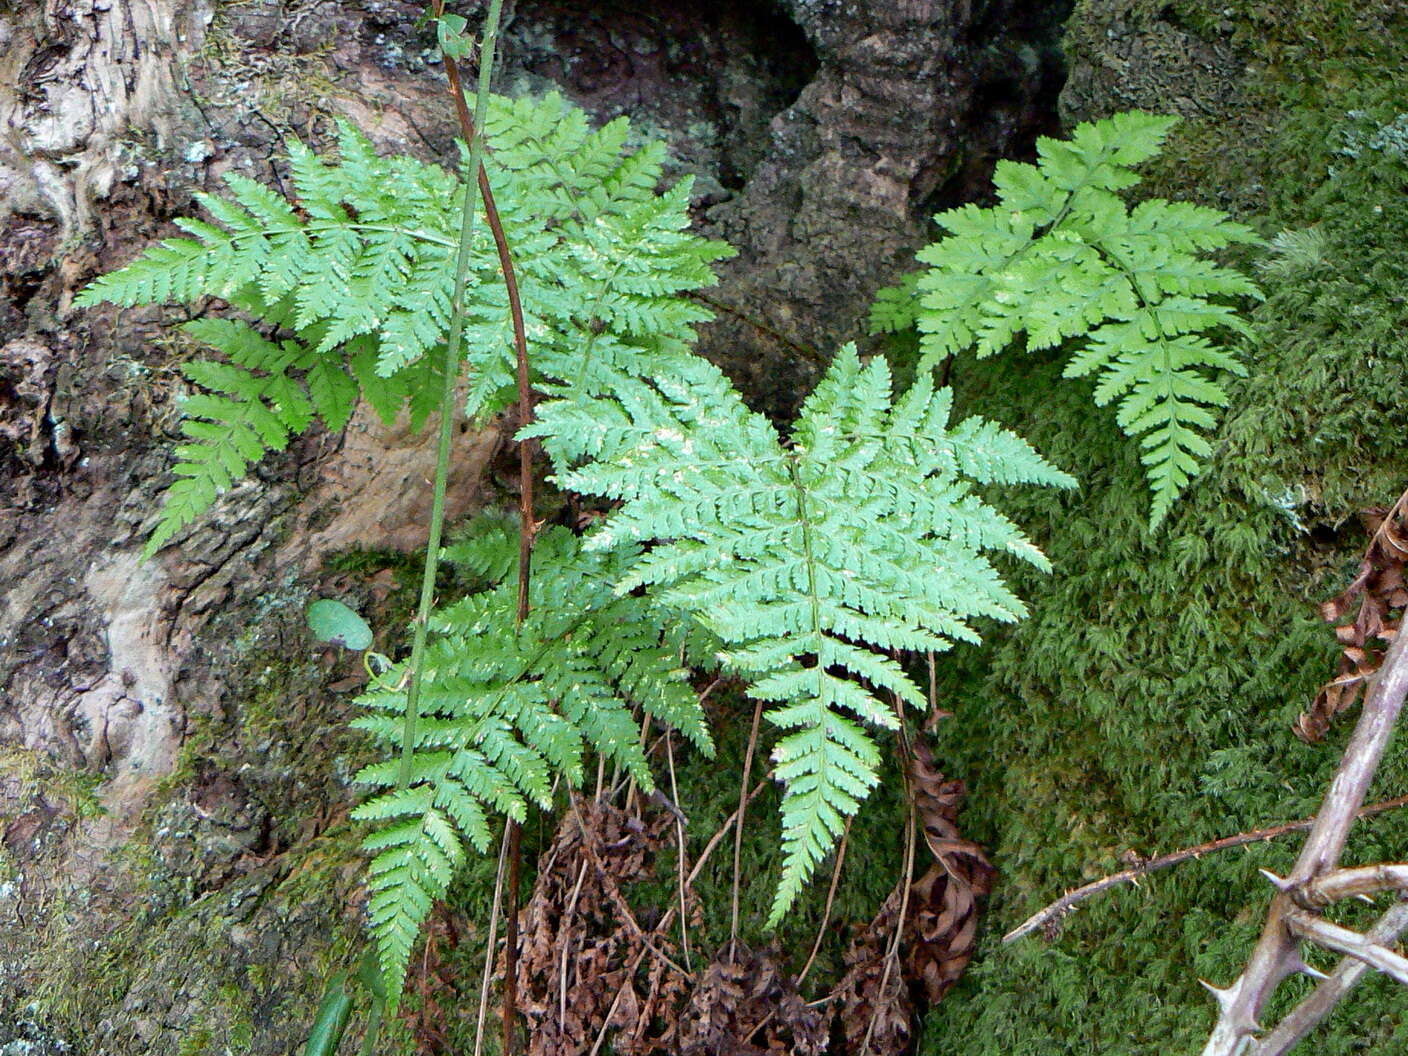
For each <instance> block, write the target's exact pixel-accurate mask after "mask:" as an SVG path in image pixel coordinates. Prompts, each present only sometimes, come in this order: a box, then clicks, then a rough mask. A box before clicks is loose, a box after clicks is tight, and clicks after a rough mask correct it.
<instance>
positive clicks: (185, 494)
mask: <svg viewBox="0 0 1408 1056" xmlns="http://www.w3.org/2000/svg"><path fill="white" fill-rule="evenodd" d="M629 131H630V127H629V122H627V121H626V119H624V118H620V119H618V120H616V121H613V122H611V123H609V124H607V125H606V126H604V127H603V128H601V129H597V130H595V131H593V130H592V129H591V128H590V127H589V125H588V123H587V120H586V116H585V115H584V114H583V113H582V111H581V110H579V109H577V108H575V107H571V106H569V105H568V104H567V103H566V102H565V101H564V100H563V99H562V97H561V96H559V95H556V94H553V95H549V96H547V97H545V98H543V99H538V100H517V101H512V100H508V99H503V98H498V97H496V98H494V99H493V100H492V103H491V106H490V109H489V113H488V118H487V120H486V135H487V136H488V137H489V139H490V140H491V141H492V142H493V143H494V144H495V146H496V148H497V149H496V150H495V152H494V153H493V154H492V155H491V156H490V158H489V159H488V160H487V161H486V168H487V170H488V172H489V176H490V179H491V180H492V181H493V185H494V187H495V194H496V198H497V201H498V207H499V211H500V213H501V215H502V219H503V223H504V226H505V228H506V229H507V231H508V233H509V237H510V238H511V240H512V244H513V248H514V252H515V255H516V259H517V262H518V264H517V266H518V276H519V283H520V287H521V290H522V296H523V301H524V304H525V305H526V306H527V307H528V318H527V320H526V322H527V333H528V335H529V351H530V361H531V363H532V364H533V367H534V369H535V371H536V372H537V375H538V376H537V379H536V380H537V381H539V382H540V383H541V382H546V381H561V382H566V383H570V384H571V385H573V386H576V387H583V386H589V385H590V384H591V383H592V374H593V372H594V371H595V370H596V369H597V368H598V367H600V366H604V365H610V364H612V363H615V362H617V361H620V360H625V359H630V358H632V357H640V356H647V357H648V356H650V355H652V354H654V352H655V350H656V348H657V347H658V346H659V345H661V344H662V343H673V344H676V345H679V344H687V343H689V342H690V341H692V340H693V336H694V334H693V326H694V324H696V323H698V322H700V321H702V320H704V319H707V318H709V312H708V311H707V310H706V309H704V308H702V307H700V306H699V305H697V304H696V303H694V302H693V301H690V300H688V299H686V298H684V297H682V296H680V295H681V294H683V293H686V292H688V291H690V290H694V289H697V288H699V287H702V286H707V285H711V284H712V283H714V282H715V281H716V280H715V278H714V274H713V270H712V268H711V264H712V263H713V262H714V261H716V260H719V259H721V258H723V257H725V256H727V255H729V254H731V252H732V251H731V250H730V249H729V248H728V247H727V246H725V245H724V244H722V243H719V242H711V241H708V240H705V239H702V238H699V237H697V236H695V235H692V234H690V233H689V232H688V231H687V228H688V225H689V214H688V203H689V193H690V180H688V179H685V180H681V181H680V182H679V183H677V184H675V185H674V186H673V187H671V188H670V189H668V190H667V191H665V192H664V193H656V189H657V187H658V185H659V184H660V182H661V179H662V163H663V160H664V148H663V146H661V145H660V144H658V143H652V144H649V145H647V146H644V147H642V148H640V149H636V150H629V149H627V147H626V142H627V139H628V136H629ZM338 154H339V160H338V162H337V163H336V164H328V163H326V162H324V161H322V160H321V159H319V158H318V157H317V156H316V155H315V154H314V153H313V152H312V151H311V150H310V149H309V148H308V147H307V146H306V145H304V144H302V143H300V142H299V141H297V140H290V142H289V143H288V160H289V168H290V171H291V185H292V192H293V193H292V197H291V198H290V199H288V200H285V199H284V198H283V197H281V196H280V195H278V194H276V193H274V192H273V191H271V190H269V189H268V188H266V187H264V186H263V185H261V184H259V183H256V182H255V181H253V180H250V179H249V178H247V177H244V176H241V175H238V174H231V175H228V176H227V177H226V184H227V186H228V188H229V190H230V193H231V195H232V198H233V200H229V199H225V198H221V197H218V196H215V195H209V194H202V195H199V196H198V199H199V201H200V202H201V204H202V205H203V206H204V207H205V210H206V212H207V213H209V214H210V216H211V217H212V219H213V220H214V221H215V223H210V222H207V221H202V220H193V219H183V220H179V221H177V223H178V226H180V227H181V228H182V229H183V230H185V231H186V232H187V233H188V234H190V235H192V236H193V237H191V238H176V239H168V240H167V241H165V242H163V243H161V244H160V245H158V246H156V247H155V248H153V249H152V250H150V251H148V252H147V253H145V254H143V255H142V256H141V257H139V258H138V259H137V260H135V261H134V262H132V263H131V264H129V265H128V266H127V267H125V268H122V269H121V270H119V271H116V272H113V273H112V274H109V275H105V276H103V277H101V278H99V279H98V280H97V281H95V282H94V283H93V284H91V285H90V286H89V287H88V288H87V289H86V290H85V291H84V292H83V293H82V294H81V295H80V296H79V297H78V298H77V299H76V301H75V304H76V305H78V306H80V307H82V306H86V305H94V304H98V303H100V302H104V301H106V302H110V303H112V304H117V305H123V306H130V305H138V304H164V303H176V302H182V303H190V302H194V301H197V300H199V299H201V298H204V297H217V298H220V299H222V300H224V301H226V302H228V303H229V304H230V305H232V306H233V307H235V308H238V309H241V310H242V311H244V312H245V313H247V314H248V315H250V316H252V317H253V318H254V319H255V320H256V321H258V322H259V323H260V324H263V325H264V326H265V328H277V329H278V330H279V331H280V333H282V334H288V335H292V340H278V341H273V342H270V341H264V340H263V339H261V338H259V336H258V334H257V333H255V332H254V331H252V330H251V329H250V328H249V327H234V326H228V325H225V326H214V325H206V324H205V323H204V322H202V324H200V325H198V326H197V327H196V328H194V330H193V336H195V337H196V338H198V339H199V340H201V341H204V342H205V343H207V344H210V345H211V346H212V347H213V348H214V349H215V351H217V352H219V353H222V354H223V355H224V356H225V357H226V358H227V359H228V361H229V363H228V364H227V363H221V361H219V360H213V361H210V362H209V363H206V362H197V363H192V364H189V365H188V366H187V368H186V374H187V376H188V377H189V378H190V379H191V380H192V381H194V382H195V383H196V384H198V385H200V386H202V387H209V388H212V389H214V390H216V394H214V395H201V396H197V397H195V398H194V399H193V401H190V402H188V404H187V409H188V413H189V418H190V420H188V421H187V422H186V423H185V424H184V425H183V431H184V432H185V433H186V436H187V440H188V442H187V443H186V444H184V445H182V446H181V447H180V448H178V451H177V456H178V462H177V464H176V467H175V473H176V476H177V477H178V478H179V480H178V484H177V486H175V487H173V488H172V489H171V491H169V492H168V494H167V497H166V502H165V504H164V506H163V510H162V513H161V517H160V519H159V521H158V523H157V525H156V528H155V531H154V532H153V533H152V535H151V537H150V539H149V541H148V544H147V553H148V555H150V554H151V553H154V552H155V551H156V550H157V549H159V548H160V547H162V546H163V545H165V544H166V543H168V542H169V541H170V540H171V539H172V538H173V537H175V535H176V534H177V533H178V532H179V531H181V530H182V529H183V528H185V527H186V526H187V525H189V524H190V523H191V522H192V521H193V520H194V519H195V518H196V517H197V516H199V515H200V514H201V513H202V512H203V511H204V510H205V509H207V508H208V507H209V506H210V505H211V503H213V502H214V501H215V499H216V497H217V496H218V495H219V494H220V493H221V492H222V491H224V490H225V489H226V488H228V487H229V486H230V484H231V482H232V481H233V480H236V479H238V478H239V477H240V476H241V475H242V474H243V473H244V472H245V470H246V468H247V467H248V465H249V463H251V462H254V461H257V460H258V459H259V458H260V457H262V456H263V454H264V453H265V452H266V451H270V450H279V449H281V448H282V446H283V445H284V444H285V443H286V441H287V439H288V436H289V435H290V434H291V433H297V432H301V431H302V429H303V428H306V427H307V425H308V424H309V421H311V417H310V416H309V415H308V414H307V413H306V408H305V407H304V405H303V404H301V403H300V402H299V401H298V400H297V399H296V398H294V397H293V396H292V394H293V393H294V392H295V391H299V390H306V392H307V395H308V398H309V399H310V400H312V401H313V409H314V410H316V412H317V414H318V416H319V417H320V418H322V420H323V421H324V422H326V423H327V424H328V425H329V427H331V428H340V426H341V424H342V423H343V422H345V420H346V418H347V417H348V415H350V413H351V411H352V408H353V406H354V405H355V402H356V397H357V395H358V392H360V393H361V394H362V395H364V396H365V397H366V399H367V400H368V402H369V403H370V404H371V405H372V406H373V407H374V408H375V409H376V410H377V412H378V413H379V414H380V415H381V417H382V418H383V419H384V420H386V421H387V422H388V423H389V422H390V421H392V420H394V419H395V417H396V415H397V414H398V413H399V412H401V411H402V409H406V410H408V411H409V414H410V417H411V421H412V424H413V425H414V426H416V427H419V425H420V424H421V423H422V422H424V420H425V418H426V417H427V415H428V414H429V413H430V411H431V410H432V409H433V408H434V407H435V404H436V399H437V395H438V393H439V389H440V383H439V379H440V377H441V374H440V370H441V368H440V367H439V361H440V357H438V356H436V355H433V354H432V353H433V352H435V351H437V350H438V349H440V348H441V347H442V346H443V342H444V341H445V339H446V336H447V331H448V327H449V308H450V298H451V292H452V288H453V285H454V268H453V262H454V255H455V251H456V247H457V239H458V231H459V221H460V217H459V215H458V210H457V208H456V205H455V203H457V202H459V201H461V200H462V199H463V186H462V184H461V182H460V178H459V177H457V176H455V175H453V174H451V173H448V172H446V171H445V170H444V169H441V168H439V167H438V166H435V165H428V164H425V163H423V162H419V161H416V160H415V159H413V158H407V157H389V158H384V157H379V156H378V155H377V154H376V153H375V151H374V149H373V148H372V145H371V143H370V142H369V141H368V140H367V139H366V138H365V137H364V136H362V135H361V134H360V133H359V132H357V130H356V129H354V128H353V127H352V126H351V125H349V124H347V123H345V122H344V123H342V124H341V125H340V126H339V135H338ZM507 315H508V313H507V294H506V292H505V287H504V283H503V279H502V277H501V276H500V274H499V271H498V258H497V256H496V254H495V250H494V246H493V244H492V241H491V240H490V238H489V235H488V234H487V233H481V235H480V237H478V238H477V239H476V241H475V242H474V244H473V245H472V246H471V254H470V285H469V290H468V296H467V311H466V325H465V331H464V336H465V346H466V348H467V349H468V350H469V351H468V353H467V358H468V359H469V362H470V367H471V385H470V389H469V398H468V399H469V406H468V410H469V412H470V413H471V414H472V415H478V416H480V417H483V416H485V415H487V414H490V413H493V412H495V411H497V410H499V409H501V408H502V407H504V406H505V405H506V404H507V403H508V402H509V399H510V394H511V391H512V383H513V370H514V362H513V358H512V350H511V349H512V342H511V331H510V328H509V323H508V320H507ZM230 365H233V366H234V367H236V368H238V369H239V371H241V372H242V373H239V375H238V377H237V376H236V374H235V373H234V372H232V371H230V370H229V369H226V368H227V367H228V366H230ZM290 401H291V402H290ZM266 412H267V413H266ZM271 415H272V418H271ZM276 423H277V424H276Z"/></svg>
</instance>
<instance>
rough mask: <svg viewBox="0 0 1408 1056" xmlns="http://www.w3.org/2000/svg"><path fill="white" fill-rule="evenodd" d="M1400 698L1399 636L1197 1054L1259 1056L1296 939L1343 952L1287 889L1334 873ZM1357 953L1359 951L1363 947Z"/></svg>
mask: <svg viewBox="0 0 1408 1056" xmlns="http://www.w3.org/2000/svg"><path fill="white" fill-rule="evenodd" d="M1405 696H1408V635H1398V636H1396V637H1395V639H1394V641H1393V644H1392V645H1391V646H1390V647H1389V650H1388V655H1387V656H1385V657H1384V662H1383V665H1382V667H1380V668H1379V670H1378V672H1377V674H1376V675H1375V676H1374V678H1373V682H1372V685H1371V686H1370V689H1369V692H1368V695H1367V696H1366V697H1365V700H1364V707H1363V711H1362V712H1361V713H1360V716H1359V723H1358V725H1357V726H1356V727H1355V730H1354V734H1353V736H1352V737H1351V738H1350V742H1349V747H1348V748H1346V749H1345V753H1344V757H1343V758H1342V759H1341V760H1340V765H1339V768H1338V770H1336V772H1335V776H1334V779H1333V780H1332V781H1331V782H1330V788H1329V790H1328V791H1327V792H1326V793H1325V800H1324V802H1323V804H1322V805H1321V808H1320V812H1319V814H1318V815H1317V816H1316V818H1315V823H1314V825H1313V826H1312V827H1311V830H1310V835H1309V836H1307V837H1306V841H1305V846H1304V847H1303V848H1302V849H1301V853H1300V857H1299V859H1297V861H1296V864H1295V867H1294V868H1293V869H1292V870H1291V874H1290V876H1289V877H1287V878H1286V879H1285V880H1284V881H1282V882H1280V884H1279V885H1278V886H1279V887H1280V890H1279V891H1278V892H1277V895H1276V897H1275V898H1274V899H1273V900H1272V903H1271V908H1270V910H1269V911H1268V913H1267V917H1266V924H1265V926H1264V927H1263V929H1262V933H1261V938H1260V939H1259V940H1258V942H1257V944H1256V948H1255V949H1253V951H1252V954H1251V958H1250V959H1249V960H1248V962H1247V967H1246V969H1245V970H1244V971H1243V972H1242V974H1241V975H1240V976H1238V977H1237V979H1236V981H1234V982H1233V983H1232V984H1231V985H1230V986H1228V987H1227V988H1226V989H1225V990H1219V989H1217V988H1216V987H1209V989H1211V990H1212V992H1213V994H1214V996H1215V997H1216V998H1217V1001H1218V1005H1219V1014H1218V1018H1217V1024H1216V1026H1215V1027H1214V1028H1213V1031H1212V1035H1211V1036H1210V1037H1209V1038H1208V1042H1207V1045H1206V1046H1205V1047H1204V1049H1203V1056H1243V1054H1249V1056H1250V1054H1255V1056H1264V1051H1263V1050H1262V1048H1261V1046H1260V1045H1258V1043H1257V1042H1256V1041H1255V1040H1254V1038H1255V1035H1256V1033H1257V1032H1258V1031H1259V1030H1261V1026H1260V1024H1259V1022H1258V1021H1259V1018H1260V1016H1261V1013H1262V1011H1263V1009H1265V1007H1266V1004H1267V1002H1268V1001H1269V1000H1270V998H1271V995H1272V993H1273V992H1274V991H1275V990H1276V987H1277V986H1279V985H1280V984H1281V982H1282V981H1283V980H1284V979H1285V978H1286V977H1287V976H1289V975H1293V974H1295V973H1296V972H1298V971H1304V970H1305V963H1304V961H1302V960H1301V956H1300V942H1301V940H1302V938H1310V939H1312V940H1313V941H1316V942H1317V943H1320V944H1321V945H1328V944H1330V943H1331V942H1334V943H1338V944H1339V945H1338V946H1336V947H1333V948H1339V949H1341V950H1343V948H1344V945H1345V942H1346V941H1347V940H1344V937H1343V936H1341V935H1339V934H1338V932H1339V931H1343V930H1344V929H1339V928H1335V926H1333V925H1329V924H1327V923H1326V922H1324V921H1320V922H1319V923H1320V924H1324V925H1325V926H1324V927H1318V926H1311V925H1310V924H1308V922H1307V921H1308V919H1315V920H1318V918H1313V917H1310V915H1309V914H1307V913H1306V912H1305V911H1304V910H1302V909H1300V908H1299V907H1298V906H1297V904H1296V899H1295V898H1294V897H1293V892H1297V891H1300V890H1304V889H1305V888H1307V887H1308V886H1310V885H1312V884H1313V883H1314V882H1315V881H1317V880H1320V879H1321V878H1324V877H1326V876H1327V875H1330V874H1332V873H1333V872H1334V871H1335V870H1336V867H1337V866H1338V864H1339V859H1340V855H1341V854H1342V853H1343V852H1344V845H1345V841H1346V839H1348V836H1349V829H1350V826H1351V825H1353V824H1354V819H1355V818H1356V817H1357V816H1358V814H1359V807H1360V804H1362V803H1363V802H1364V794H1365V792H1367V791H1368V788H1369V783H1370V782H1371V781H1372V780H1373V777H1374V772H1375V771H1376V770H1377V769H1378V766H1379V760H1380V759H1381V758H1382V757H1383V753H1384V749H1385V748H1386V747H1387V745H1388V741H1389V737H1390V736H1391V735H1392V733H1393V729H1394V725H1395V724H1396V723H1397V721H1398V716H1399V713H1400V712H1401V711H1402V710H1403V701H1404V697H1405ZM1331 928H1334V931H1335V933H1334V934H1332V933H1331V932H1330V930H1329V929H1331ZM1349 934H1350V935H1352V936H1354V938H1355V939H1357V940H1360V941H1361V942H1362V943H1364V944H1365V945H1373V944H1371V943H1369V942H1368V940H1367V939H1365V937H1364V936H1358V935H1354V933H1353V932H1350V933H1349ZM1379 948H1380V949H1382V947H1379ZM1358 949H1359V952H1360V953H1363V952H1364V948H1363V947H1362V946H1361V947H1359V948H1358ZM1371 952H1372V951H1371ZM1385 952H1387V951H1385ZM1387 963H1388V962H1384V961H1382V960H1381V961H1380V963H1376V964H1375V965H1374V966H1375V967H1378V968H1380V969H1384V968H1385V967H1386V965H1387ZM1405 979H1408V975H1405Z"/></svg>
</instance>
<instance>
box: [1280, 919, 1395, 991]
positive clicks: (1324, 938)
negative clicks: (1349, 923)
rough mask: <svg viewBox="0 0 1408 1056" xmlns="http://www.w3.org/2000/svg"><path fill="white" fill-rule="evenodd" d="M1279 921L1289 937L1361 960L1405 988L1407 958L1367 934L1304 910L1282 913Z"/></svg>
mask: <svg viewBox="0 0 1408 1056" xmlns="http://www.w3.org/2000/svg"><path fill="white" fill-rule="evenodd" d="M1282 919H1283V920H1284V921H1285V922H1286V929H1287V930H1288V931H1290V932H1291V934H1293V935H1298V936H1300V937H1301V938H1302V939H1305V940H1307V941H1308V942H1313V943H1315V944H1316V945H1317V946H1323V947H1324V948H1325V949H1327V950H1331V951H1333V952H1334V953H1342V954H1344V955H1345V956H1346V957H1353V958H1354V959H1355V960H1357V961H1363V962H1364V963H1365V964H1367V965H1368V966H1369V967H1370V968H1377V969H1378V970H1379V971H1381V972H1383V973H1384V975H1386V976H1388V977H1389V978H1390V979H1394V980H1396V981H1398V982H1400V983H1402V984H1403V985H1405V986H1408V957H1404V956H1402V955H1400V954H1397V953H1394V952H1393V951H1392V950H1390V949H1388V948H1387V947H1385V946H1381V945H1379V944H1378V943H1377V942H1374V941H1373V940H1372V939H1370V938H1369V937H1368V936H1367V935H1361V934H1360V933H1359V932H1357V931H1352V930H1350V929H1349V928H1342V927H1340V926H1339V925H1338V924H1332V923H1330V921H1328V920H1326V919H1325V918H1324V917H1321V916H1317V915H1316V914H1314V913H1309V912H1307V911H1306V910H1303V909H1288V910H1285V911H1284V913H1283V914H1282Z"/></svg>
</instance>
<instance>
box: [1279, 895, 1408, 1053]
mask: <svg viewBox="0 0 1408 1056" xmlns="http://www.w3.org/2000/svg"><path fill="white" fill-rule="evenodd" d="M1405 930H1408V902H1396V903H1394V904H1393V905H1392V906H1390V907H1389V908H1388V911H1387V912H1385V913H1384V915H1383V916H1382V917H1380V918H1379V920H1378V922H1377V923H1375V925H1374V926H1373V927H1372V928H1370V929H1369V930H1368V931H1367V932H1365V934H1364V937H1365V938H1366V939H1368V940H1369V941H1370V942H1375V943H1378V944H1379V945H1381V946H1387V945H1390V944H1391V943H1393V942H1394V941H1395V940H1397V938H1398V936H1399V935H1401V934H1402V933H1403V932H1404V931H1405ZM1368 971H1369V966H1368V965H1367V964H1365V963H1364V962H1363V961H1360V960H1356V959H1354V958H1353V957H1346V958H1345V959H1344V960H1342V961H1341V962H1340V963H1339V966H1338V967H1337V968H1336V969H1335V970H1334V971H1333V972H1331V973H1330V975H1329V978H1327V979H1325V980H1324V981H1323V982H1321V983H1320V985H1319V986H1317V987H1316V988H1315V989H1314V991H1312V992H1311V994H1310V996H1309V997H1307V998H1306V999H1305V1000H1304V1001H1302V1002H1301V1003H1300V1004H1299V1005H1297V1006H1296V1007H1295V1008H1293V1009H1292V1010H1291V1011H1290V1012H1289V1013H1288V1014H1287V1015H1285V1016H1284V1017H1282V1019H1281V1022H1280V1023H1277V1024H1276V1029H1274V1030H1273V1031H1271V1033H1270V1034H1268V1035H1266V1037H1264V1038H1262V1039H1261V1043H1260V1044H1259V1045H1258V1046H1257V1049H1256V1056H1285V1054H1286V1053H1287V1052H1290V1050H1291V1049H1292V1048H1294V1047H1295V1045H1296V1044H1297V1043H1299V1042H1300V1040H1301V1039H1302V1038H1304V1037H1305V1036H1306V1035H1307V1034H1309V1033H1310V1032H1311V1031H1312V1030H1313V1029H1315V1027H1316V1026H1317V1025H1318V1024H1319V1022H1320V1021H1321V1020H1322V1019H1324V1018H1325V1017H1326V1016H1328V1015H1329V1014H1330V1012H1331V1011H1333V1010H1334V1008H1335V1006H1336V1005H1338V1004H1339V1003H1340V1000H1341V999H1342V998H1343V997H1344V995H1345V994H1347V993H1349V991H1350V990H1351V989H1352V988H1353V987H1354V985H1355V984H1356V983H1358V982H1359V980H1360V979H1362V978H1363V977H1364V976H1365V974H1367V973H1368Z"/></svg>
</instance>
